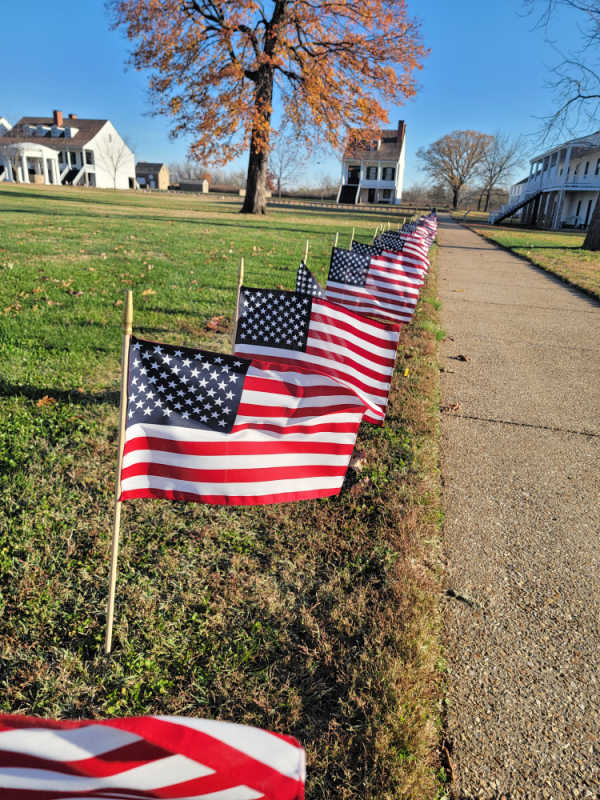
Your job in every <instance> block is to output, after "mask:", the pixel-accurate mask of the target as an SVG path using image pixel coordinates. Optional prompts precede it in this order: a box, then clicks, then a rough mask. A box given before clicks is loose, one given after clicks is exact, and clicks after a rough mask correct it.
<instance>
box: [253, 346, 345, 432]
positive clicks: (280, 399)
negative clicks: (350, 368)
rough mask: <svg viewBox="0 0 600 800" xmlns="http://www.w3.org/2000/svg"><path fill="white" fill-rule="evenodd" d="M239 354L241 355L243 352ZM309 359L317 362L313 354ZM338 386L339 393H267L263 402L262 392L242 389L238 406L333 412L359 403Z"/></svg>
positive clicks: (301, 354)
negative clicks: (329, 410)
mask: <svg viewBox="0 0 600 800" xmlns="http://www.w3.org/2000/svg"><path fill="white" fill-rule="evenodd" d="M270 349H271V348H270ZM239 354H240V355H243V352H242V353H239ZM299 355H300V357H301V359H302V360H304V359H306V360H308V356H307V355H305V354H304V353H300V354H299ZM310 360H311V362H312V363H313V364H317V363H318V361H319V360H318V359H316V358H315V357H314V356H311V357H310ZM321 361H323V362H324V363H325V364H328V365H331V360H330V361H325V359H321ZM334 363H335V362H334ZM339 366H341V365H339ZM344 369H345V367H344ZM338 388H339V389H340V394H339V395H335V394H329V395H326V394H322V395H317V396H316V397H291V396H290V395H281V394H280V395H277V394H269V395H267V398H266V399H267V401H268V402H265V394H264V392H261V391H251V390H249V389H244V391H243V392H242V399H241V401H240V406H241V405H242V404H246V403H249V404H250V405H259V406H263V407H264V408H271V407H272V408H280V407H281V406H284V407H285V408H289V409H290V410H298V409H302V408H315V407H316V408H330V409H331V411H332V412H335V407H336V406H347V405H348V403H349V402H354V403H355V404H356V405H359V400H358V398H357V397H356V395H355V393H354V392H353V391H352V390H351V389H346V391H345V392H344V393H343V394H342V393H341V392H342V391H343V390H344V388H345V387H344V385H343V384H342V383H340V382H339V381H338ZM261 421H262V418H261Z"/></svg>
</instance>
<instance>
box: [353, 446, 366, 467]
mask: <svg viewBox="0 0 600 800" xmlns="http://www.w3.org/2000/svg"><path fill="white" fill-rule="evenodd" d="M366 463H367V454H366V453H365V451H364V450H359V449H358V448H357V449H356V450H355V451H354V454H353V456H352V458H351V459H350V466H351V467H352V469H354V470H356V472H360V471H361V470H363V469H364V468H365V464H366Z"/></svg>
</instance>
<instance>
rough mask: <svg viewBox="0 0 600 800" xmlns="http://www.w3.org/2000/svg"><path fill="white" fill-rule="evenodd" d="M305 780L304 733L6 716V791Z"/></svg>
mask: <svg viewBox="0 0 600 800" xmlns="http://www.w3.org/2000/svg"><path fill="white" fill-rule="evenodd" d="M304 779H305V757H304V751H303V750H302V748H301V747H300V745H299V744H298V742H297V741H296V740H295V739H293V738H291V737H289V736H282V735H280V734H274V733H269V732H268V731H264V730H260V729H258V728H250V727H248V726H246V725H236V724H233V723H230V722H218V721H213V720H205V719H191V718H186V717H163V716H156V717H155V716H149V717H132V718H124V719H108V720H93V721H92V720H79V721H55V720H48V719H37V718H33V717H21V716H16V715H8V714H2V715H0V795H1V796H2V798H3V800H59V798H60V800H66V798H72V799H73V800H75V799H76V798H77V799H78V798H92V797H95V798H105V800H109V799H110V800H112V798H115V799H116V798H120V799H122V798H128V800H148V798H171V799H172V800H178V799H180V800H184V799H185V800H190V798H195V799H196V800H200V798H206V800H209V799H210V800H217V798H218V800H259V798H264V799H265V800H302V798H303V797H304Z"/></svg>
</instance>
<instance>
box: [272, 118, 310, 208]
mask: <svg viewBox="0 0 600 800" xmlns="http://www.w3.org/2000/svg"><path fill="white" fill-rule="evenodd" d="M273 139H274V142H275V143H274V145H273V146H272V147H271V152H270V153H269V169H270V171H271V172H272V173H273V178H274V180H275V191H276V192H277V196H278V197H281V190H282V188H283V187H284V186H286V185H287V184H288V183H289V181H291V180H293V179H294V178H296V177H297V176H298V174H299V173H300V171H301V170H302V169H303V167H304V164H305V161H306V153H305V150H304V147H303V146H302V143H301V142H299V141H298V137H297V136H294V134H293V133H291V132H290V126H289V124H288V123H287V121H286V122H284V123H283V124H282V125H281V127H280V129H279V130H278V131H277V133H276V134H275V133H274V132H273Z"/></svg>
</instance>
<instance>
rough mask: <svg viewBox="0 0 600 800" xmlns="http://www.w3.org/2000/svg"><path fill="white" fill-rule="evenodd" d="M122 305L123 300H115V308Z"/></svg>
mask: <svg viewBox="0 0 600 800" xmlns="http://www.w3.org/2000/svg"><path fill="white" fill-rule="evenodd" d="M122 305H123V301H122V300H115V306H122Z"/></svg>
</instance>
